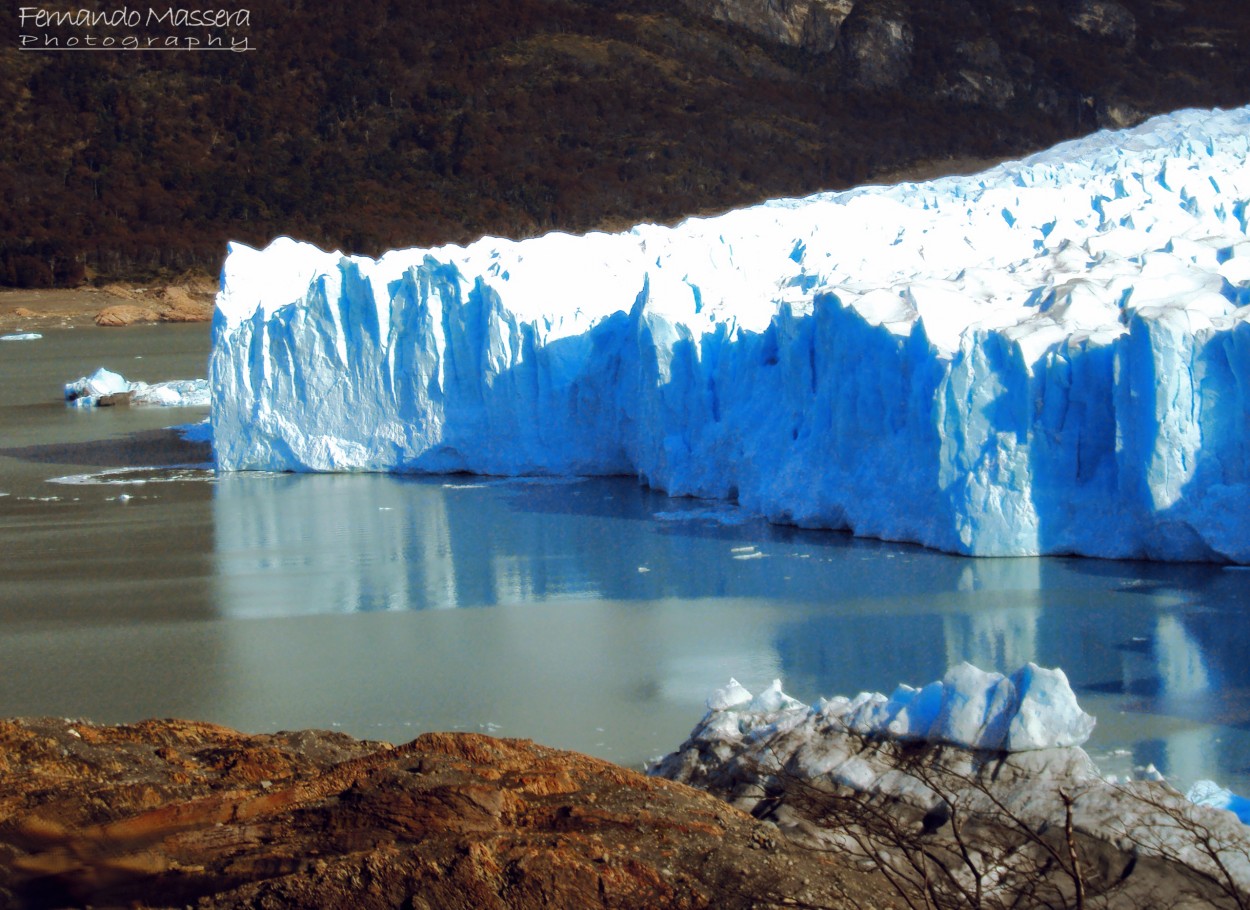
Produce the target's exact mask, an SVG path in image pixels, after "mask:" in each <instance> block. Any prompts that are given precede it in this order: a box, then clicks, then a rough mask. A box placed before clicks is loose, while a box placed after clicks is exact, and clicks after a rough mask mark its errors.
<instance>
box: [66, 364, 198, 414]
mask: <svg viewBox="0 0 1250 910" xmlns="http://www.w3.org/2000/svg"><path fill="white" fill-rule="evenodd" d="M114 395H118V396H121V395H125V396H127V401H128V402H129V403H130V404H132V405H148V406H155V407H208V405H209V404H210V396H209V390H208V380H207V379H173V380H170V381H168V382H154V383H146V382H130V381H128V380H127V379H125V377H123V376H122V375H121V374H119V373H114V372H113V371H112V370H108V369H105V368H104V367H100V368H99V369H98V370H96V371H95V372H94V373H92V374H91V375H90V376H84V377H82V378H81V379H76V380H74V381H73V382H67V383H66V384H65V400H66V402H68V403H69V404H72V405H74V406H75V407H95V406H97V405H99V404H100V402H101V400H102V399H106V398H110V397H111V396H114Z"/></svg>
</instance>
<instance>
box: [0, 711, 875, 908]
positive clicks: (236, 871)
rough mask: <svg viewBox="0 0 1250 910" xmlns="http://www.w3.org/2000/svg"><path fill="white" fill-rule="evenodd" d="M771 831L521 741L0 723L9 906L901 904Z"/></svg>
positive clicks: (175, 725)
mask: <svg viewBox="0 0 1250 910" xmlns="http://www.w3.org/2000/svg"><path fill="white" fill-rule="evenodd" d="M772 830H774V829H772V828H771V826H768V825H766V824H765V823H761V822H758V821H756V820H755V819H752V818H751V817H750V816H748V815H745V814H743V813H741V812H738V811H737V810H735V809H733V808H732V807H730V806H728V805H727V804H725V803H723V802H721V801H719V800H717V799H715V798H714V797H711V796H709V795H708V794H705V793H702V792H699V791H697V790H692V789H690V788H687V787H685V786H682V785H680V784H675V783H671V782H669V781H665V780H660V779H655V778H648V777H644V776H643V775H641V774H638V773H635V772H633V771H629V770H626V769H624V768H621V767H618V766H615V765H611V764H609V763H607V762H603V761H600V760H598V759H593V758H589V757H587V756H584V755H578V754H576V753H572V752H563V751H559V750H555V749H548V748H544V747H542V746H537V745H535V744H533V743H531V742H528V741H523V740H500V739H492V738H489V737H485V736H479V735H475V734H447V733H438V734H426V735H424V736H421V737H419V738H418V739H416V740H414V741H413V742H411V743H408V744H407V745H404V746H398V747H392V746H389V745H386V744H381V743H369V742H360V741H356V740H353V739H351V738H349V737H345V736H342V735H339V734H333V733H321V732H308V731H305V732H302V733H280V734H275V735H271V736H246V735H243V734H239V733H235V732H233V731H231V730H226V729H223V728H220V727H214V726H212V725H208V724H190V723H183V722H178V721H160V722H157V721H148V722H145V723H142V724H136V725H131V726H121V727H93V726H88V725H76V724H74V723H72V722H70V721H62V720H46V719H45V720H18V721H3V722H0V904H4V903H5V900H6V899H8V900H9V903H10V904H13V905H15V906H17V907H27V908H39V907H60V906H66V905H69V906H81V905H85V904H93V905H98V906H115V905H125V906H140V907H164V906H171V907H173V906H176V907H182V906H186V905H187V904H196V905H197V906H198V907H200V908H203V910H210V908H242V907H258V906H265V907H291V908H302V907H308V908H312V907H318V908H344V910H346V908H352V910H370V908H390V907H404V908H461V907H463V908H474V910H477V908H504V907H508V908H528V907H577V908H580V907H621V908H635V907H683V908H699V907H708V908H710V907H718V908H719V907H726V908H733V907H771V906H783V905H786V904H790V905H793V904H794V903H796V902H797V903H799V904H807V905H809V906H810V905H813V904H815V905H824V906H838V905H843V904H845V903H846V901H845V898H846V896H847V894H848V893H849V894H851V895H853V896H854V897H855V898H856V899H858V900H860V901H863V902H864V903H863V905H869V906H874V907H883V908H884V907H890V906H891V902H890V900H889V898H888V896H887V895H886V892H885V891H884V890H881V888H880V885H881V882H880V881H877V880H873V879H869V878H867V877H865V876H864V875H863V874H862V873H859V872H855V871H852V870H851V869H849V868H848V866H847V865H845V863H844V862H842V861H841V860H839V859H838V858H837V857H835V856H833V855H830V854H820V853H814V852H811V851H804V850H798V849H795V848H791V847H789V846H787V845H786V844H785V843H784V841H783V840H782V839H781V838H776V837H773V836H772V834H771V831H772ZM197 901H198V904H197Z"/></svg>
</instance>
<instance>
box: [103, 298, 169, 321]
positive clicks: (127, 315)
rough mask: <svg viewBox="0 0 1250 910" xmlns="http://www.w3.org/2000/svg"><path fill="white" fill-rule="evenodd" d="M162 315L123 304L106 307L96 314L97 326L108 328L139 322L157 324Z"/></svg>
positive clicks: (133, 305) (143, 308)
mask: <svg viewBox="0 0 1250 910" xmlns="http://www.w3.org/2000/svg"><path fill="white" fill-rule="evenodd" d="M158 319H160V314H159V313H158V312H157V311H156V310H154V309H152V308H150V307H145V306H140V305H138V304H133V303H121V304H117V305H116V306H110V307H105V308H104V309H102V310H100V312H98V313H96V316H95V324H96V325H100V326H106V327H116V326H124V325H134V324H135V323H137V322H156V321H157V320H158Z"/></svg>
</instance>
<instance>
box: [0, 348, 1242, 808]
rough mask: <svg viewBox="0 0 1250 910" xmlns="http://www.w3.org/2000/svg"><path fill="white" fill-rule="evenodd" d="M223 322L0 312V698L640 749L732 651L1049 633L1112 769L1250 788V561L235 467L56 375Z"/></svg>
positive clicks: (677, 727) (800, 677)
mask: <svg viewBox="0 0 1250 910" xmlns="http://www.w3.org/2000/svg"><path fill="white" fill-rule="evenodd" d="M207 347H208V332H207V329H206V327H204V326H155V327H149V328H129V329H125V330H117V331H109V330H103V329H77V330H60V331H49V332H46V333H45V335H44V338H43V339H42V340H40V341H30V342H0V493H4V494H7V495H4V496H0V567H2V570H0V715H16V714H23V715H34V714H55V715H62V716H73V717H88V718H90V719H92V720H96V721H102V722H116V721H129V720H136V719H139V718H142V717H150V716H157V717H171V716H173V717H188V718H197V719H203V720H210V721H216V722H219V723H223V724H228V725H231V726H235V727H239V728H242V729H245V730H254V731H263V730H275V729H281V728H294V727H325V728H332V729H340V730H344V731H346V732H349V733H352V734H354V735H357V736H363V737H370V738H377V739H389V740H393V741H403V740H405V739H407V738H411V737H412V736H414V735H415V734H416V733H418V732H420V731H422V730H430V729H461V730H484V731H489V732H494V733H498V734H500V735H510V736H525V737H531V738H534V739H536V740H539V741H541V742H544V743H547V744H550V745H555V746H564V747H569V748H575V749H579V750H582V751H585V752H589V753H592V754H595V755H600V756H603V757H605V758H609V759H612V760H615V761H619V762H622V763H625V764H631V765H636V764H638V763H639V762H641V761H643V760H644V759H646V758H648V757H651V756H655V755H657V754H660V753H662V752H664V751H668V750H670V749H672V748H674V747H675V746H676V745H677V744H678V743H680V741H681V740H682V739H683V738H684V736H685V735H686V733H687V732H688V731H689V729H690V728H691V727H692V726H693V725H694V723H695V722H696V721H697V720H698V718H699V716H700V715H701V713H702V701H703V699H704V698H705V697H706V695H707V693H708V692H709V691H710V690H711V689H712V688H715V687H716V686H720V685H723V684H724V683H725V682H726V681H727V680H728V679H729V677H730V676H734V677H737V678H738V679H739V680H740V681H742V682H743V683H744V684H745V685H746V686H747V687H748V688H759V687H762V686H764V685H767V684H768V683H769V682H770V681H771V680H772V679H773V678H774V677H780V678H781V679H782V680H783V682H784V685H785V687H786V689H787V691H789V692H790V693H791V694H793V695H795V696H797V697H799V698H802V699H805V700H815V699H816V698H817V697H819V696H821V695H833V694H839V693H841V694H854V693H855V692H857V691H859V690H860V689H865V688H867V689H878V690H887V691H888V690H889V689H891V688H892V687H893V686H894V685H895V684H896V683H898V682H900V681H908V682H911V683H917V684H918V683H923V682H927V681H929V680H931V679H934V678H937V677H939V676H940V675H941V674H942V673H943V671H944V670H945V668H946V667H947V666H948V665H949V664H951V663H953V662H957V661H959V660H970V661H972V662H973V663H976V664H978V665H980V666H982V667H984V668H987V669H990V668H992V669H997V670H1003V671H1005V670H1011V669H1014V668H1015V667H1017V666H1018V665H1019V664H1020V663H1022V662H1024V661H1026V660H1033V661H1036V662H1037V663H1040V664H1042V665H1045V666H1061V667H1063V668H1064V669H1065V670H1066V671H1067V673H1068V675H1069V677H1070V678H1071V680H1072V682H1073V684H1074V687H1075V688H1076V690H1077V693H1078V695H1079V697H1080V700H1081V703H1082V705H1083V706H1084V707H1085V708H1086V709H1087V710H1089V711H1090V712H1091V713H1093V714H1095V715H1096V716H1097V717H1098V727H1097V730H1096V732H1095V734H1094V738H1093V739H1092V740H1091V742H1090V744H1089V748H1090V751H1091V753H1092V754H1094V756H1095V758H1096V759H1097V760H1098V761H1099V762H1100V764H1101V765H1103V767H1104V770H1109V771H1116V772H1120V771H1123V770H1125V769H1127V768H1128V767H1129V766H1131V765H1132V764H1145V763H1148V762H1153V763H1154V764H1155V765H1157V766H1158V767H1159V768H1160V769H1161V770H1163V771H1164V772H1165V773H1167V774H1169V775H1171V776H1174V777H1175V778H1176V779H1177V780H1178V782H1179V783H1181V784H1182V785H1187V784H1188V782H1190V781H1192V780H1193V779H1195V778H1199V777H1212V778H1215V779H1216V780H1219V781H1221V782H1223V783H1225V784H1228V785H1232V786H1234V787H1235V788H1239V789H1240V790H1241V791H1242V792H1250V735H1248V732H1247V731H1248V728H1250V669H1247V667H1246V655H1247V654H1250V613H1248V611H1250V573H1247V572H1244V571H1240V570H1236V569H1225V568H1221V567H1214V566H1198V565H1190V566H1184V565H1181V566H1177V565H1160V564H1149V563H1129V562H1111V561H1095V560H1085V559H1053V558H1048V559H999V560H983V559H965V558H959V557H951V556H945V555H942V554H938V553H933V552H929V551H926V550H922V549H920V548H917V547H910V546H904V545H898V544H887V543H879V542H873V541H860V540H854V539H851V538H849V537H847V536H845V535H842V534H835V533H819V532H809V531H799V530H795V529H790V528H780V527H773V526H770V525H768V524H766V523H763V522H761V521H758V520H755V519H752V518H751V517H750V516H745V515H742V514H741V513H739V512H737V511H736V510H735V509H733V508H732V507H729V506H725V505H717V504H709V503H704V502H698V501H694V500H672V499H668V498H667V497H665V496H662V495H660V494H658V493H655V492H653V491H649V490H647V489H644V488H642V487H640V486H639V485H638V483H637V482H636V481H634V480H632V479H628V478H611V479H582V480H576V479H575V480H533V481H524V480H504V479H490V478H475V477H468V476H456V477H389V476H379V475H334V476H305V475H270V474H248V475H233V476H223V477H217V476H215V475H214V474H213V472H212V471H211V470H209V469H208V468H207V467H206V466H205V465H203V464H201V463H198V461H202V460H203V459H204V458H206V457H207V456H206V455H205V453H204V452H202V451H198V450H196V449H194V448H186V447H184V448H182V449H178V450H175V451H173V452H171V451H170V450H169V441H170V440H171V439H172V438H173V434H172V433H169V432H166V431H165V430H164V429H163V428H164V427H167V426H170V425H173V424H178V423H188V422H194V421H198V420H201V419H202V418H203V417H204V416H205V412H204V410H203V409H200V410H194V409H139V408H129V409H128V408H105V409H99V410H94V411H93V410H77V409H70V408H66V407H65V405H64V404H63V403H62V402H61V400H60V388H61V385H62V384H63V383H65V382H66V381H69V380H72V379H76V378H78V377H79V376H82V375H84V374H86V373H88V372H90V371H92V370H94V369H95V368H96V367H97V366H101V365H104V366H108V367H110V368H111V369H114V370H117V371H118V372H120V373H122V374H123V375H125V376H126V377H127V378H129V379H143V380H148V381H155V380H160V379H175V378H190V377H193V376H202V375H204V369H205V361H206V358H207ZM197 460H198V461H197ZM174 462H176V463H177V466H176V467H171V466H170V465H171V463H174Z"/></svg>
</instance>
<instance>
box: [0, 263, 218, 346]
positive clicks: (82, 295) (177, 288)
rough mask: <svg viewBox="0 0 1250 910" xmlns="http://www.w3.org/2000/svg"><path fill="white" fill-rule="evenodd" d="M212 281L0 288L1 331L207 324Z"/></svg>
mask: <svg viewBox="0 0 1250 910" xmlns="http://www.w3.org/2000/svg"><path fill="white" fill-rule="evenodd" d="M216 291H217V288H216V285H215V283H214V282H213V281H212V280H211V279H209V278H206V277H203V276H194V275H193V276H184V278H181V279H178V280H176V281H174V282H173V283H170V284H164V285H156V286H151V287H140V286H138V285H122V284H109V285H105V286H104V287H101V288H94V287H83V288H75V289H53V290H38V291H18V290H5V291H0V333H7V332H28V331H38V330H40V329H49V328H69V327H73V328H78V327H81V326H90V325H97V326H101V327H103V328H120V327H123V326H128V325H145V324H152V323H158V322H210V321H212V318H213V295H214V294H215V293H216Z"/></svg>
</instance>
